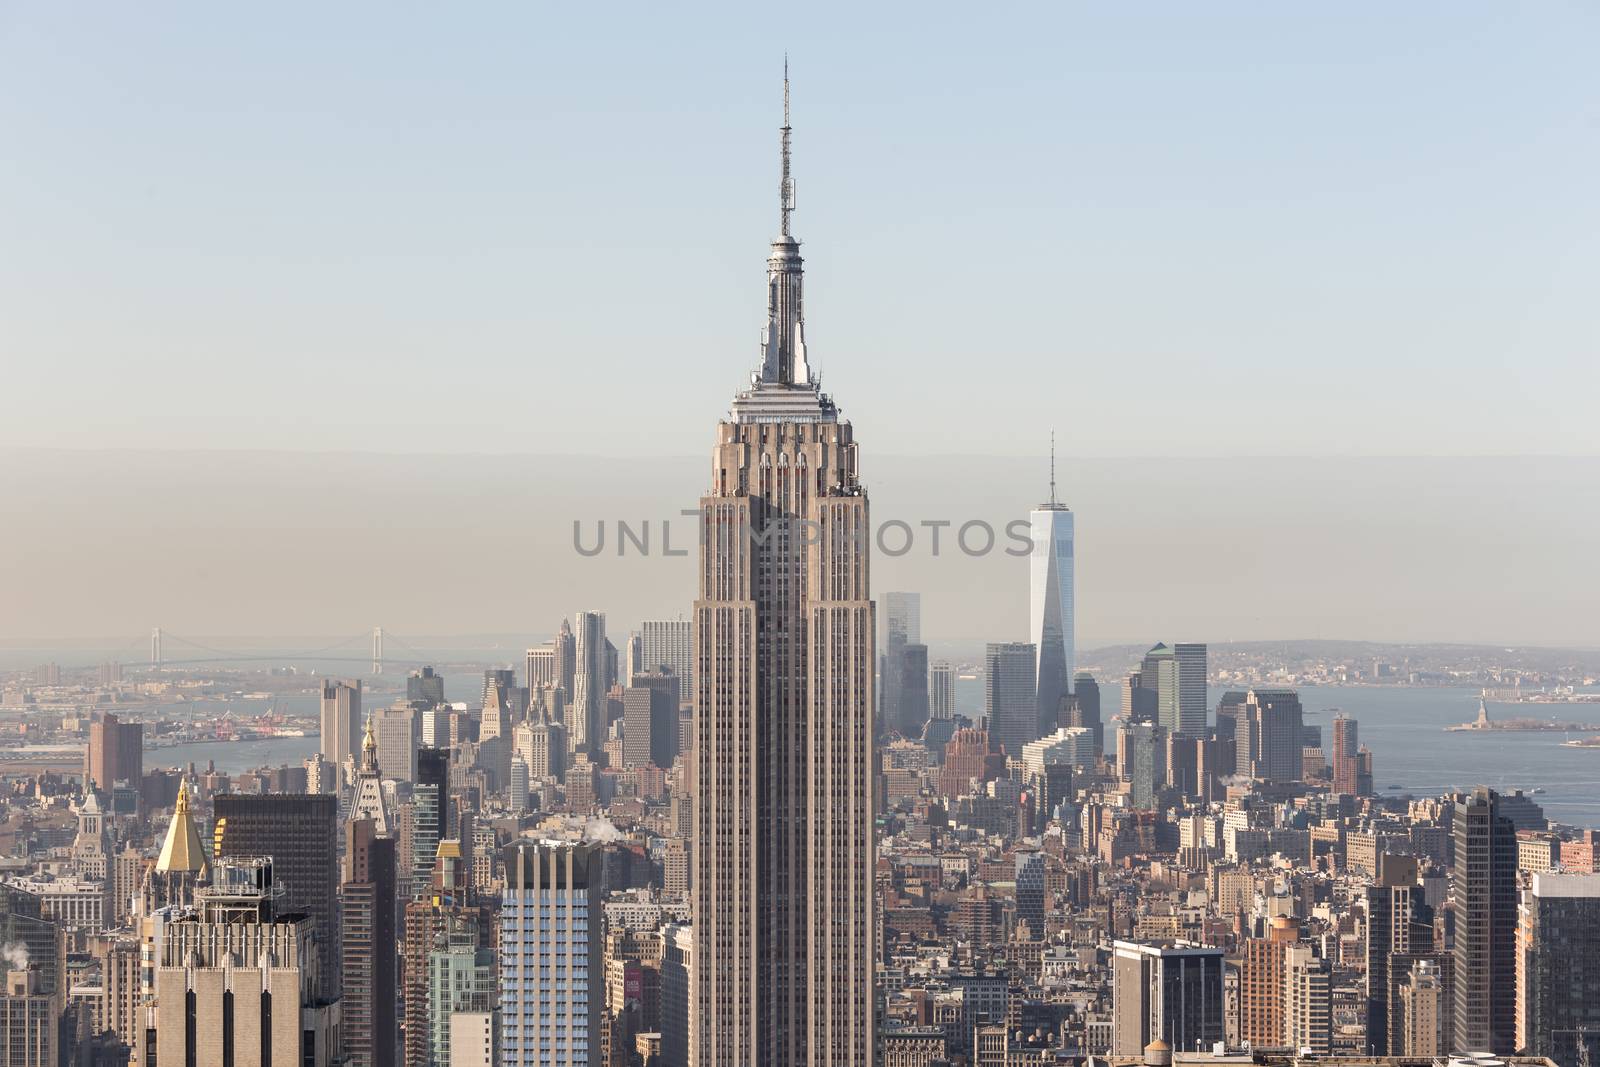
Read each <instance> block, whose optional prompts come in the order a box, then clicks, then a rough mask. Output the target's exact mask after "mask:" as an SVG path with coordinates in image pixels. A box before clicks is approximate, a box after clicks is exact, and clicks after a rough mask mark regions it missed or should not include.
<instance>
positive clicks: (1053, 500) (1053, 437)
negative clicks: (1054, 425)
mask: <svg viewBox="0 0 1600 1067" xmlns="http://www.w3.org/2000/svg"><path fill="white" fill-rule="evenodd" d="M1050 503H1051V504H1055V503H1056V432H1055V431H1054V430H1051V431H1050Z"/></svg>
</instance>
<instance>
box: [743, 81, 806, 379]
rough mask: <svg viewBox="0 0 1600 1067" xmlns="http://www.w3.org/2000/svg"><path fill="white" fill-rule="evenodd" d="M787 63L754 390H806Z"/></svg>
mask: <svg viewBox="0 0 1600 1067" xmlns="http://www.w3.org/2000/svg"><path fill="white" fill-rule="evenodd" d="M790 132H791V130H790V126H789V59H788V57H787V56H786V57H784V60H783V125H782V126H781V127H779V133H780V135H781V136H780V140H779V143H780V145H781V158H782V177H781V178H780V180H779V183H778V236H777V237H776V238H775V239H774V240H773V242H772V252H771V254H770V255H768V257H767V325H766V328H765V329H763V330H762V331H761V370H760V372H759V373H758V374H757V375H756V381H755V384H756V385H758V386H760V385H796V386H811V385H813V384H814V383H813V381H812V378H811V367H810V364H808V363H807V362H806V339H805V311H804V303H803V299H802V293H801V290H802V287H803V280H804V270H803V267H802V261H801V259H800V242H799V241H797V240H795V238H794V236H793V235H792V234H791V233H790V232H789V216H790V215H791V214H792V213H793V212H794V178H793V177H791V176H790V173H789V134H790Z"/></svg>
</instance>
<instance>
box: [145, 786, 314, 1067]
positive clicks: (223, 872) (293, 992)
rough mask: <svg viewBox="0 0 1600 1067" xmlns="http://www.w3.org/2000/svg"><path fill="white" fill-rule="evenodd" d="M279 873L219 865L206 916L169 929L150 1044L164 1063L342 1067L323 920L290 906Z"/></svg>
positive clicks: (257, 859) (203, 901) (202, 900)
mask: <svg viewBox="0 0 1600 1067" xmlns="http://www.w3.org/2000/svg"><path fill="white" fill-rule="evenodd" d="M219 799H221V798H219ZM274 872H275V864H274V863H273V861H272V860H271V859H267V858H265V856H261V855H257V856H248V857H247V856H235V857H232V858H230V859H227V860H219V862H218V863H217V865H216V866H215V867H214V868H213V869H212V878H211V885H210V886H208V887H206V888H205V889H203V890H201V891H200V893H199V895H198V898H197V903H198V907H197V908H196V909H195V910H193V911H189V912H184V913H180V914H178V915H177V916H176V917H174V919H173V920H171V921H169V922H167V923H166V924H164V926H163V929H162V936H161V938H160V940H159V942H158V949H159V951H160V953H161V955H160V958H159V960H158V962H157V964H156V967H155V975H154V977H155V991H156V998H155V1000H156V1006H155V1010H154V1012H153V1013H152V1016H153V1017H152V1020H151V1021H152V1024H153V1025H152V1028H151V1029H152V1032H151V1035H150V1043H151V1044H153V1045H154V1051H155V1055H156V1058H155V1062H156V1063H160V1064H186V1065H187V1064H195V1065H197V1067H198V1065H199V1064H228V1063H234V1062H245V1063H254V1064H260V1065H261V1067H332V1065H333V1064H335V1063H337V1062H339V1056H340V1049H339V1032H340V1026H339V1006H338V1005H337V1004H336V1003H335V1001H336V999H337V996H336V994H335V993H334V992H333V991H334V990H336V989H337V988H338V986H337V984H334V983H330V981H329V980H328V978H327V976H326V975H324V974H323V973H322V972H321V971H320V970H319V969H318V968H319V966H320V958H321V957H323V955H324V953H323V952H322V951H321V950H322V949H323V947H324V946H321V945H318V944H316V940H317V933H316V922H315V920H314V919H312V918H311V917H309V916H307V915H306V914H305V913H304V912H303V911H300V910H299V909H296V908H294V907H293V906H291V905H286V904H284V903H282V901H283V897H284V894H283V891H282V889H281V888H279V887H278V885H277V884H276V882H275V880H274ZM333 940H334V942H335V944H336V943H337V939H336V938H335V939H333ZM241 1052H242V1053H243V1056H242V1057H241V1056H240V1053H241Z"/></svg>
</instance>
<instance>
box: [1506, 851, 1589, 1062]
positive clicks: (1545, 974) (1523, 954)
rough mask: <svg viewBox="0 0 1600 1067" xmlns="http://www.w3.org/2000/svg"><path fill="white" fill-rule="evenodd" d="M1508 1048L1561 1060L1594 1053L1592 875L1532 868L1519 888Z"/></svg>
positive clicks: (1585, 1058) (1575, 1059) (1584, 1058)
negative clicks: (1512, 1039)
mask: <svg viewBox="0 0 1600 1067" xmlns="http://www.w3.org/2000/svg"><path fill="white" fill-rule="evenodd" d="M1580 1042H1582V1043H1583V1048H1584V1053H1585V1055H1580V1054H1579V1051H1578V1050H1579V1043H1580ZM1516 1047H1517V1048H1519V1049H1522V1050H1524V1051H1525V1052H1526V1054H1527V1055H1530V1056H1549V1057H1550V1058H1551V1059H1553V1060H1555V1061H1556V1062H1557V1063H1562V1064H1566V1063H1586V1062H1587V1063H1594V1062H1595V1061H1596V1058H1597V1057H1600V874H1535V875H1533V876H1532V877H1531V878H1530V880H1529V885H1528V887H1527V888H1526V889H1524V890H1523V891H1522V905H1521V907H1520V909H1519V922H1518V925H1517V1039H1516Z"/></svg>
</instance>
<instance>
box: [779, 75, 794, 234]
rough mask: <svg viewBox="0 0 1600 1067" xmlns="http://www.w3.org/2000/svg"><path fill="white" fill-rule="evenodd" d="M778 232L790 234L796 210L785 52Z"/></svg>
mask: <svg viewBox="0 0 1600 1067" xmlns="http://www.w3.org/2000/svg"><path fill="white" fill-rule="evenodd" d="M778 210H779V216H780V225H779V227H778V233H779V234H780V235H781V236H783V237H787V236H789V212H791V211H793V210H794V181H793V179H791V178H790V177H789V53H788V52H785V53H784V54H783V181H782V183H781V184H780V185H779V186H778Z"/></svg>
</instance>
